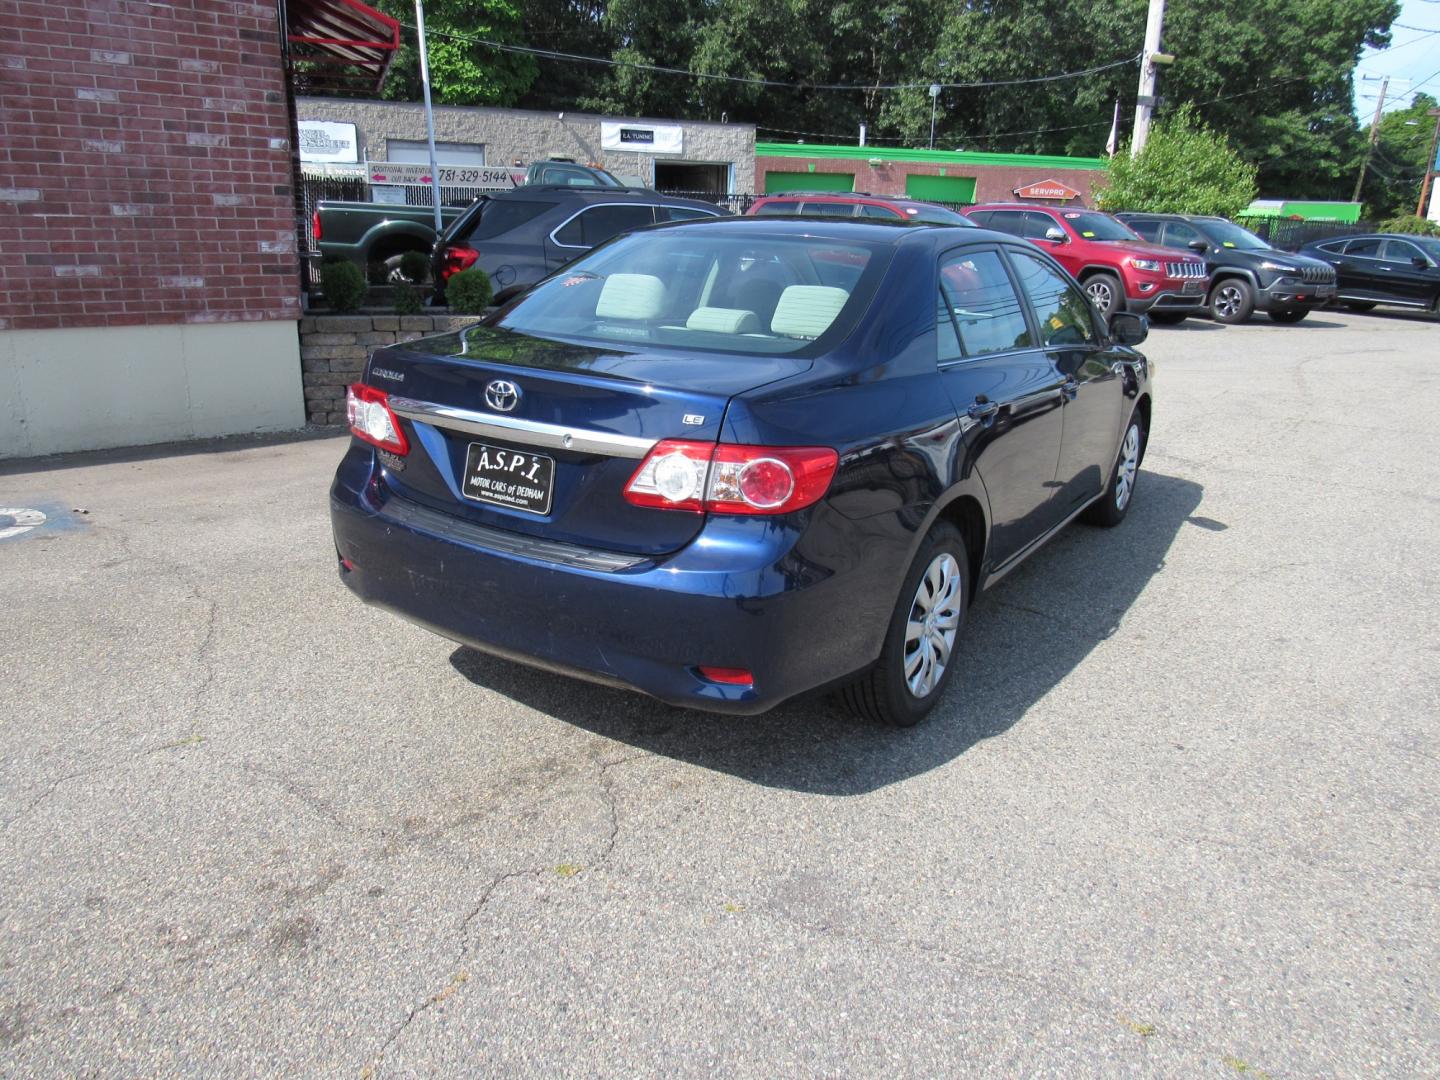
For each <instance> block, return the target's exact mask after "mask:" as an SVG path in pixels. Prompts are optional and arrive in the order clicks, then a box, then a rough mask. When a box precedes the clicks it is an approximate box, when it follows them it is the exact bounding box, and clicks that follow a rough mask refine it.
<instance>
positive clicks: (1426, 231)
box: [1380, 214, 1440, 236]
mask: <svg viewBox="0 0 1440 1080" xmlns="http://www.w3.org/2000/svg"><path fill="white" fill-rule="evenodd" d="M1380 231H1381V232H1398V233H1410V234H1412V235H1414V236H1440V225H1437V224H1436V223H1435V222H1433V221H1431V220H1430V219H1429V218H1423V217H1417V216H1416V215H1414V214H1401V215H1400V216H1399V217H1393V218H1391V219H1390V220H1389V221H1382V222H1381V223H1380Z"/></svg>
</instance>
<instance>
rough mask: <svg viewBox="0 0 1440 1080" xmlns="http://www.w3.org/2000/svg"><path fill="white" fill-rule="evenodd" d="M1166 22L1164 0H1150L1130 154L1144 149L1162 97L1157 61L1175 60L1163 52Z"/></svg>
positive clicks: (1158, 62)
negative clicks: (1157, 83)
mask: <svg viewBox="0 0 1440 1080" xmlns="http://www.w3.org/2000/svg"><path fill="white" fill-rule="evenodd" d="M1164 24H1165V0H1150V13H1149V14H1148V15H1146V16H1145V51H1144V52H1143V53H1141V55H1140V93H1139V95H1138V96H1137V97H1136V98H1135V134H1134V135H1132V136H1131V138H1130V156H1131V157H1135V156H1136V155H1137V154H1139V153H1140V151H1141V150H1144V149H1145V140H1146V139H1148V138H1149V137H1150V118H1151V117H1152V116H1154V115H1155V106H1156V105H1158V104H1159V99H1158V98H1156V96H1155V65H1156V64H1170V63H1174V61H1175V58H1174V57H1173V56H1166V55H1164V54H1163V53H1161V52H1160V30H1161V28H1162V27H1163V26H1164Z"/></svg>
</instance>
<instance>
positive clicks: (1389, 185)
mask: <svg viewBox="0 0 1440 1080" xmlns="http://www.w3.org/2000/svg"><path fill="white" fill-rule="evenodd" d="M1433 108H1435V99H1434V98H1433V97H1431V96H1430V95H1429V94H1416V95H1415V99H1414V100H1413V101H1411V102H1410V105H1409V106H1408V107H1407V108H1404V109H1393V110H1391V111H1390V112H1388V113H1386V114H1385V115H1384V116H1382V117H1381V118H1380V137H1379V139H1378V140H1377V141H1376V143H1375V153H1374V154H1373V155H1371V158H1370V166H1369V168H1368V169H1366V171H1365V186H1364V187H1363V188H1362V189H1361V196H1362V198H1363V199H1364V200H1365V216H1366V217H1367V218H1371V219H1379V218H1387V217H1391V216H1394V215H1400V214H1413V213H1414V212H1415V200H1416V199H1418V198H1419V197H1420V181H1421V180H1423V179H1424V178H1425V170H1426V167H1427V164H1428V163H1427V162H1426V161H1425V154H1426V152H1427V151H1428V150H1429V149H1430V133H1431V132H1432V131H1434V130H1435V118H1434V117H1433V116H1429V115H1427V113H1428V112H1429V111H1430V110H1431V109H1433ZM1357 168H1358V164H1357Z"/></svg>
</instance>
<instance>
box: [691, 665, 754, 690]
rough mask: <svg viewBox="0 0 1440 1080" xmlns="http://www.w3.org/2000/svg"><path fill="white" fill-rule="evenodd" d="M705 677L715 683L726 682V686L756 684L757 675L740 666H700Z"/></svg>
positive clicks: (700, 670) (697, 669)
mask: <svg viewBox="0 0 1440 1080" xmlns="http://www.w3.org/2000/svg"><path fill="white" fill-rule="evenodd" d="M695 670H696V671H698V672H700V675H701V676H702V677H703V678H706V679H709V680H710V681H711V682H713V683H724V684H725V685H726V686H754V685H755V676H754V675H751V674H750V672H748V671H746V670H745V669H744V668H740V667H703V666H702V667H698V668H696V669H695Z"/></svg>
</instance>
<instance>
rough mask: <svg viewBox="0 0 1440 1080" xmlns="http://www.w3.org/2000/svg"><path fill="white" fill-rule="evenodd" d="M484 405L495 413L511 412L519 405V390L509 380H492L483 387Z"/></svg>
mask: <svg viewBox="0 0 1440 1080" xmlns="http://www.w3.org/2000/svg"><path fill="white" fill-rule="evenodd" d="M485 404H486V405H489V406H490V407H491V408H492V409H494V410H495V411H496V412H513V411H514V409H515V406H516V405H519V404H520V388H519V387H518V386H516V385H515V384H514V383H513V382H511V381H510V380H509V379H492V380H491V381H490V382H489V383H488V384H486V386H485Z"/></svg>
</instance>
